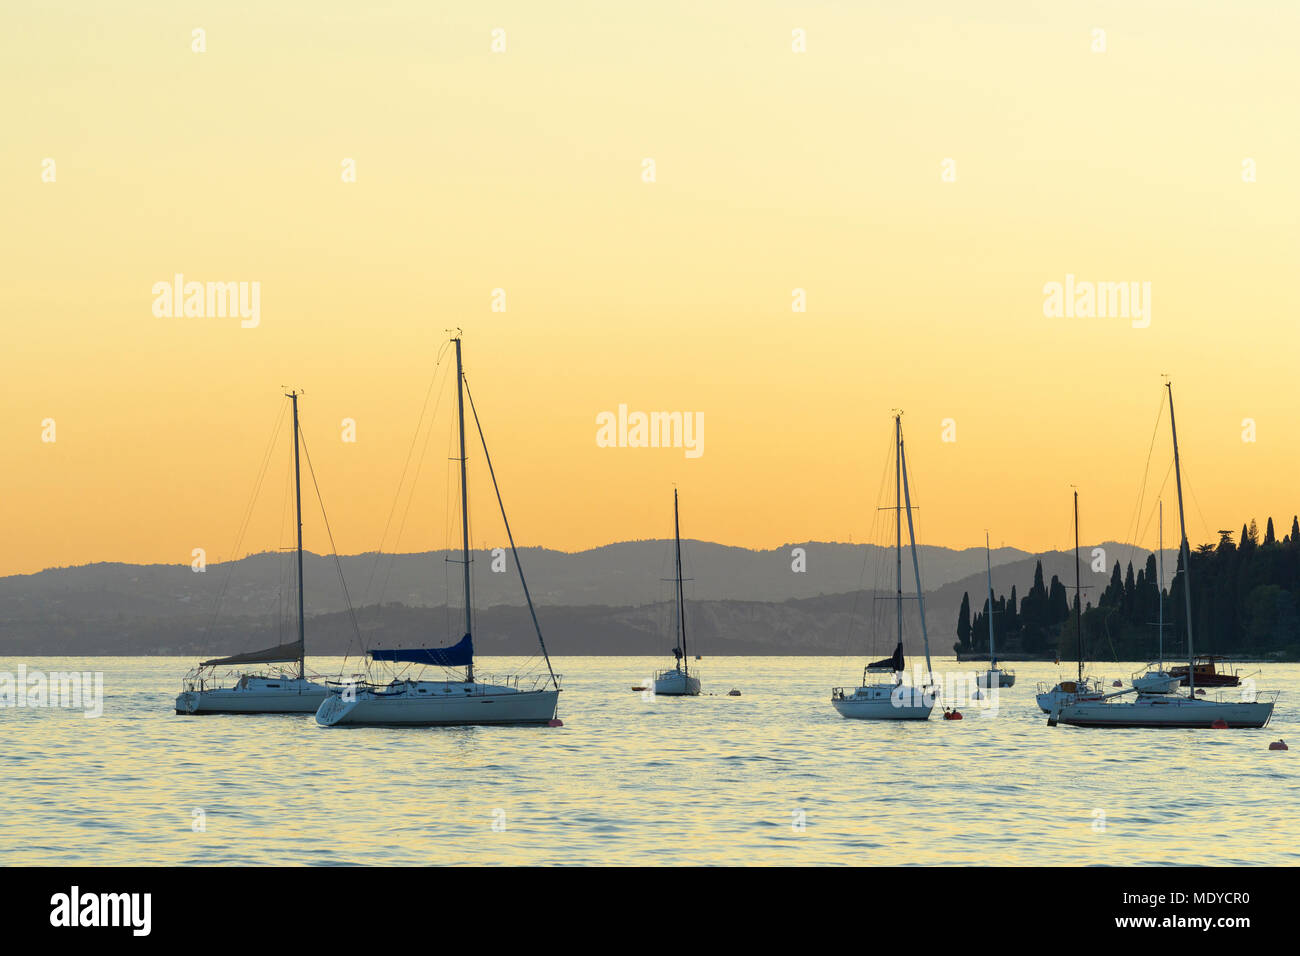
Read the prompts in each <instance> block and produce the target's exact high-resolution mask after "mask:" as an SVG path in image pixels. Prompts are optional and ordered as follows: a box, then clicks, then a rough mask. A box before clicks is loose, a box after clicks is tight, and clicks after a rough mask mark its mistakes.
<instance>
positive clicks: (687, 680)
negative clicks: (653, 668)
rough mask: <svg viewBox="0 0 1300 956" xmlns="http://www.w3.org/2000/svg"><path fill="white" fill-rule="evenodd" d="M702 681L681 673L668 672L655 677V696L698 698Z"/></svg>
mask: <svg viewBox="0 0 1300 956" xmlns="http://www.w3.org/2000/svg"><path fill="white" fill-rule="evenodd" d="M699 693H700V679H699V678H698V677H693V676H691V675H689V674H683V673H682V672H681V671H667V672H665V673H663V674H659V675H657V676H656V677H655V694H656V695H658V696H660V697H696V696H698V695H699Z"/></svg>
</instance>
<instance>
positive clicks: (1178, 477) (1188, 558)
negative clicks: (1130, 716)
mask: <svg viewBox="0 0 1300 956" xmlns="http://www.w3.org/2000/svg"><path fill="white" fill-rule="evenodd" d="M1165 389H1166V390H1167V391H1168V392H1169V429H1170V431H1171V432H1172V433H1173V436H1174V482H1175V483H1176V484H1177V486H1178V535H1179V537H1180V538H1181V542H1180V543H1179V545H1178V548H1179V550H1180V551H1182V553H1183V598H1184V600H1186V602H1187V696H1188V697H1190V698H1192V699H1193V700H1195V699H1196V658H1195V655H1193V653H1192V550H1191V548H1190V547H1189V545H1188V543H1187V520H1186V518H1185V517H1184V516H1183V472H1182V466H1181V465H1180V464H1179V462H1178V426H1177V425H1176V424H1175V423H1174V386H1173V383H1172V382H1165Z"/></svg>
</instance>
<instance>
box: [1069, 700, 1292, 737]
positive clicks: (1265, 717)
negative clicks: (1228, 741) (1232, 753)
mask: <svg viewBox="0 0 1300 956" xmlns="http://www.w3.org/2000/svg"><path fill="white" fill-rule="evenodd" d="M1272 716H1273V702H1272V701H1215V700H1198V699H1193V698H1187V697H1163V696H1153V697H1146V696H1142V697H1139V698H1138V699H1137V700H1135V701H1131V702H1127V703H1119V702H1114V703H1112V702H1111V701H1083V702H1078V703H1073V704H1067V705H1065V706H1063V707H1061V709H1060V712H1059V713H1058V714H1057V715H1056V720H1057V722H1058V723H1062V724H1069V725H1070V726H1071V727H1166V728H1192V729H1195V728H1211V727H1213V726H1214V725H1215V724H1216V723H1217V722H1219V721H1223V722H1224V723H1225V724H1227V725H1228V726H1229V727H1263V726H1265V725H1267V724H1268V722H1269V720H1270V719H1271V718H1272Z"/></svg>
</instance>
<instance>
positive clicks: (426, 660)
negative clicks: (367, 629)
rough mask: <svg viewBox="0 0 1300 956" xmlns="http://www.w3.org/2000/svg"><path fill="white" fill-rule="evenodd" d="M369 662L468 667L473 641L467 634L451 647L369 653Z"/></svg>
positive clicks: (472, 659)
mask: <svg viewBox="0 0 1300 956" xmlns="http://www.w3.org/2000/svg"><path fill="white" fill-rule="evenodd" d="M370 658H371V660H376V661H404V662H406V663H409V664H432V665H434V666H437V667H469V666H470V665H471V664H472V663H474V641H473V639H472V638H470V636H469V635H468V634H466V635H465V636H464V637H462V638H461V639H460V641H459V642H458V643H456V644H453V645H452V646H451V647H413V648H409V649H406V648H400V647H397V648H392V649H391V650H372V651H370Z"/></svg>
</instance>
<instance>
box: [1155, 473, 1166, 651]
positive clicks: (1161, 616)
mask: <svg viewBox="0 0 1300 956" xmlns="http://www.w3.org/2000/svg"><path fill="white" fill-rule="evenodd" d="M1159 542H1160V543H1159V544H1158V545H1157V546H1156V547H1157V549H1158V552H1159V553H1158V554H1157V556H1156V561H1157V563H1158V564H1159V565H1160V580H1159V581H1158V582H1157V583H1156V605H1157V608H1158V611H1157V615H1156V622H1157V623H1156V634H1157V635H1159V638H1160V670H1161V672H1162V673H1163V672H1164V669H1165V502H1164V499H1163V498H1162V499H1161V500H1160V530H1159Z"/></svg>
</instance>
